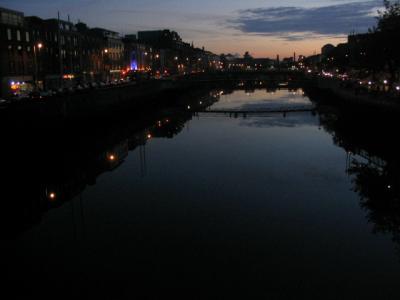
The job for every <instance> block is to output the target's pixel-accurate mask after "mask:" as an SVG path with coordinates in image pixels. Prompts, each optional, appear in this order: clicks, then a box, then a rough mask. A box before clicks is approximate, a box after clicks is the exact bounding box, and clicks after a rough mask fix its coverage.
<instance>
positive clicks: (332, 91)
mask: <svg viewBox="0 0 400 300" xmlns="http://www.w3.org/2000/svg"><path fill="white" fill-rule="evenodd" d="M307 93H308V94H309V95H310V96H311V97H312V98H318V99H319V100H318V101H321V100H322V101H326V102H329V103H332V104H336V105H348V106H353V107H356V108H359V109H369V110H376V111H380V112H388V113H400V97H399V96H398V97H395V96H393V95H389V94H384V93H375V92H372V91H369V90H368V88H360V87H354V86H353V85H351V84H348V82H347V81H343V80H339V79H335V78H327V77H313V78H310V79H309V84H308V87H307Z"/></svg>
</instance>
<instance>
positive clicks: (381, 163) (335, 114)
mask: <svg viewBox="0 0 400 300" xmlns="http://www.w3.org/2000/svg"><path fill="white" fill-rule="evenodd" d="M320 110H322V111H323V112H321V113H320V122H321V125H322V126H323V127H324V128H325V129H326V130H327V131H328V132H330V133H331V134H332V136H333V139H334V142H335V143H336V144H337V145H339V146H340V147H343V148H344V149H345V150H346V152H347V162H346V165H347V171H348V173H349V175H350V176H351V178H352V183H353V190H354V191H355V192H357V193H358V195H359V197H360V206H361V207H362V208H363V209H364V210H365V211H366V213H367V216H366V217H367V219H368V221H369V222H370V223H371V224H373V232H374V233H376V234H390V235H391V236H392V240H393V241H394V242H395V244H396V248H397V252H398V255H399V259H400V197H399V183H400V161H399V153H400V147H399V144H398V143H396V142H395V140H394V137H395V136H396V128H398V125H399V124H398V122H397V121H396V120H393V119H384V118H378V117H377V116H376V115H375V116H373V115H371V114H368V115H365V116H358V117H357V118H354V113H355V112H353V111H352V112H346V111H345V110H340V111H337V110H336V111H332V108H330V110H328V111H327V110H326V107H320Z"/></svg>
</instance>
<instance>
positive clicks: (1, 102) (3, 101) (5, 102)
mask: <svg viewBox="0 0 400 300" xmlns="http://www.w3.org/2000/svg"><path fill="white" fill-rule="evenodd" d="M8 104H10V101H9V100H6V99H2V98H0V109H1V108H5V107H7V106H8Z"/></svg>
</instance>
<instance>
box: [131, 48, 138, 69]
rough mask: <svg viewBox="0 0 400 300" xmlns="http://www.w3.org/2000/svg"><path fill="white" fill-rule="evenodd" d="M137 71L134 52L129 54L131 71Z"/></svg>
mask: <svg viewBox="0 0 400 300" xmlns="http://www.w3.org/2000/svg"><path fill="white" fill-rule="evenodd" d="M137 69H138V63H137V59H136V52H135V51H133V52H132V53H131V70H134V71H137Z"/></svg>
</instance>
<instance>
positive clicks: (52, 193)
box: [48, 192, 57, 201]
mask: <svg viewBox="0 0 400 300" xmlns="http://www.w3.org/2000/svg"><path fill="white" fill-rule="evenodd" d="M48 197H49V199H50V200H51V201H54V200H55V199H56V197H57V195H56V193H54V192H51V193H49V196H48Z"/></svg>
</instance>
